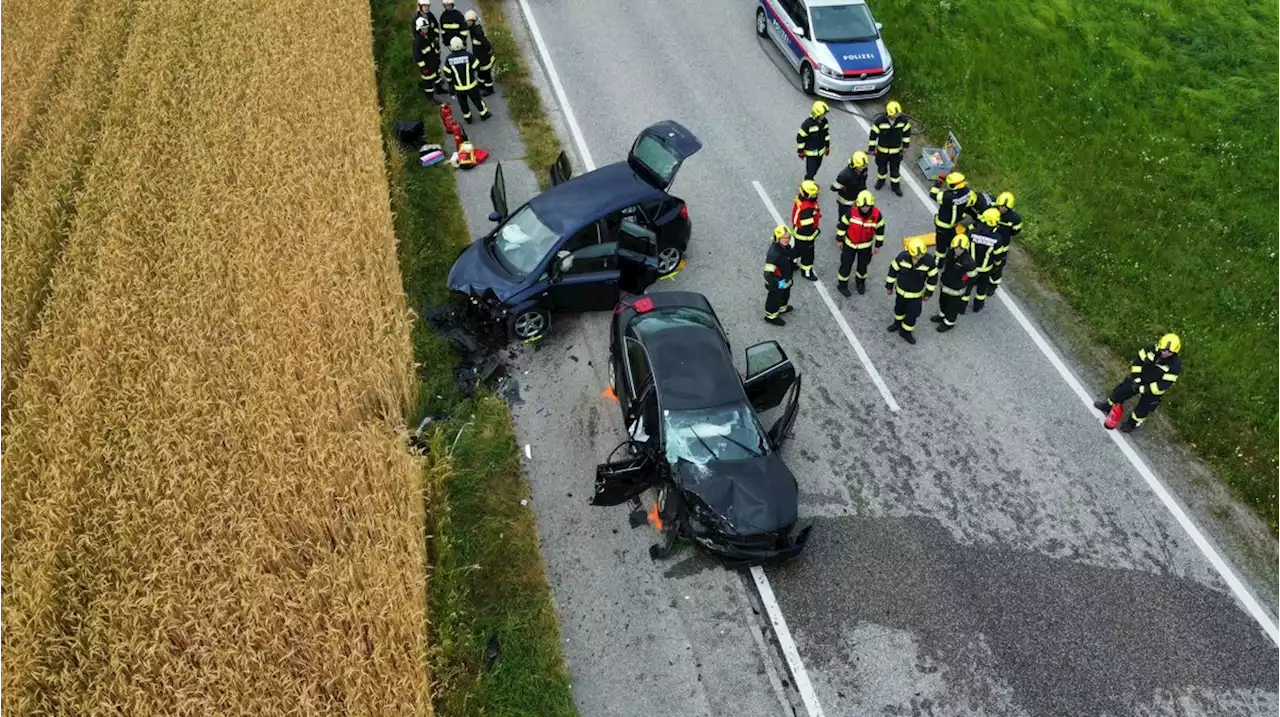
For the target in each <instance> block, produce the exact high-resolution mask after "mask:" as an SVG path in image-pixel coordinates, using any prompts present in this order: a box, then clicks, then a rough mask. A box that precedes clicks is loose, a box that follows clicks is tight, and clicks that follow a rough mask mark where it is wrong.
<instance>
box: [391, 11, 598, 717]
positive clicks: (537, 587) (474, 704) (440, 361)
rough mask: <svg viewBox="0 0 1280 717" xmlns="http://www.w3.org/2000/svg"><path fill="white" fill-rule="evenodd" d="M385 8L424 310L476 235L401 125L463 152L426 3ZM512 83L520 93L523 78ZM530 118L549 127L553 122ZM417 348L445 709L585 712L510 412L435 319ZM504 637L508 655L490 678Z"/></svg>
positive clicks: (405, 215) (407, 234) (418, 304)
mask: <svg viewBox="0 0 1280 717" xmlns="http://www.w3.org/2000/svg"><path fill="white" fill-rule="evenodd" d="M371 8H372V12H373V22H374V37H375V45H374V47H375V56H376V59H377V65H378V81H379V88H380V92H381V98H382V108H383V126H384V129H385V137H386V148H387V156H388V164H387V171H388V175H389V177H390V180H391V181H390V184H391V205H392V210H393V212H394V215H395V221H396V233H397V235H398V236H399V255H400V268H401V273H402V275H403V283H404V288H405V292H406V294H407V295H408V299H409V302H410V305H411V306H412V307H414V308H415V309H417V310H419V311H421V310H423V309H425V308H427V307H431V306H435V305H438V304H440V303H441V302H443V301H444V300H446V298H447V292H446V290H445V285H444V282H445V277H446V276H447V274H448V271H449V268H450V266H452V264H453V261H454V258H455V257H456V256H457V254H458V252H459V251H460V250H461V249H462V247H463V246H465V245H466V244H467V243H468V242H469V234H468V229H467V225H466V221H465V219H464V216H463V213H462V207H461V205H460V204H459V200H458V194H457V185H456V183H455V180H454V176H453V172H454V170H453V169H451V168H449V167H448V166H447V165H438V166H435V167H429V168H423V167H421V166H419V164H418V162H417V155H416V154H414V153H412V152H406V151H404V150H403V149H402V148H401V147H400V146H399V145H398V143H397V142H396V140H395V137H394V132H393V130H392V127H393V124H394V122H395V121H396V120H398V119H404V120H409V119H422V120H424V121H425V124H426V127H427V135H428V139H427V141H429V142H436V143H440V144H444V145H446V147H447V148H448V149H450V150H451V149H452V148H451V147H448V143H447V142H444V141H443V128H442V127H441V126H440V120H439V107H438V105H437V104H434V103H431V102H429V101H428V98H427V97H426V95H425V94H424V93H423V92H422V91H421V90H420V89H418V77H417V73H416V71H415V67H414V65H413V63H412V62H411V60H410V53H411V41H412V38H411V29H410V28H411V25H410V19H409V18H410V16H411V14H412V11H413V7H412V4H411V3H410V2H407V0H372V3H371ZM485 20H486V22H485V25H486V29H487V30H488V31H489V35H490V37H491V38H493V39H494V42H495V45H497V42H498V40H497V38H499V37H505V38H510V37H511V35H510V32H509V31H508V30H507V29H506V28H504V27H503V26H502V24H501V20H500V16H498V17H494V16H493V15H487V16H486V18H485ZM498 47H499V52H502V50H501V45H498ZM499 79H500V80H501V81H502V82H503V83H504V90H506V91H507V93H508V96H510V93H511V92H512V90H511V88H510V85H508V84H506V83H507V82H508V80H509V79H510V77H509V76H507V75H503V76H500V78H499ZM513 104H514V102H513ZM513 111H515V110H514V109H513ZM525 111H528V109H527V107H526V110H525ZM528 124H529V126H531V127H536V126H538V125H539V124H541V125H542V126H547V125H546V121H545V119H543V120H540V121H531V122H529V123H528ZM552 138H554V135H552ZM541 151H542V152H543V155H549V157H550V158H549V159H547V160H546V162H547V164H548V165H549V164H550V162H551V161H554V159H555V154H554V153H553V151H552V149H551V148H550V147H549V146H548V145H546V143H545V142H544V143H543V148H542V150H541ZM558 151H559V149H558V147H556V148H555V149H554V152H555V153H558ZM531 152H532V150H531ZM541 174H545V172H541ZM413 344H414V353H415V360H416V361H417V363H418V400H417V415H416V416H415V417H414V418H415V420H414V422H413V424H412V425H414V426H416V425H417V424H418V422H419V421H420V420H421V418H422V417H423V416H428V415H443V416H445V420H444V421H441V422H437V423H435V424H433V427H431V428H430V429H429V430H430V431H431V434H432V435H431V440H430V451H429V454H428V458H427V462H428V468H427V471H426V478H425V480H426V486H425V489H426V493H427V496H428V504H429V506H430V507H429V510H428V534H429V535H430V538H429V541H428V553H429V560H430V563H431V565H430V572H431V578H430V581H431V582H430V590H429V602H428V611H427V612H428V620H429V627H428V631H429V638H428V641H429V643H430V644H431V648H430V662H431V672H432V680H433V684H434V695H433V697H434V702H435V706H436V709H437V711H438V712H439V713H440V714H447V715H481V714H483V715H540V716H547V717H556V716H566V717H567V716H569V715H574V714H576V711H575V709H574V706H573V698H572V692H571V690H570V686H569V675H568V671H567V669H566V668H565V665H564V658H563V655H562V654H561V651H560V630H559V626H558V624H557V622H556V615H555V610H554V606H553V603H552V600H551V590H550V587H549V586H548V583H547V577H546V573H545V568H544V566H543V563H542V556H541V554H540V552H539V549H538V537H537V531H536V527H535V523H534V516H533V511H532V509H531V508H529V507H528V506H527V505H523V504H522V503H521V501H522V500H525V499H527V498H528V497H529V491H528V487H527V485H526V484H525V481H524V479H523V478H522V476H521V474H520V460H519V453H518V448H517V445H516V442H515V436H514V434H513V431H512V427H511V416H510V413H509V411H508V410H507V407H506V405H505V404H503V403H502V402H501V401H500V400H498V399H497V398H496V397H494V396H492V395H490V394H488V393H486V392H481V393H480V394H479V395H478V397H477V398H474V399H466V398H465V397H463V396H462V395H461V394H460V392H459V390H458V388H457V386H456V385H455V383H454V379H453V369H454V367H455V365H456V358H455V357H454V355H453V353H452V350H451V349H450V347H449V346H448V345H447V343H446V342H444V341H443V340H442V339H440V338H439V337H438V336H436V335H435V334H434V333H433V332H432V331H431V330H430V329H429V328H428V327H427V326H426V325H425V322H423V321H418V322H417V324H416V326H415V328H414V334H413ZM495 636H496V638H497V643H498V647H499V650H500V654H499V657H498V658H497V660H496V661H495V662H494V663H493V665H492V668H491V669H488V670H486V662H487V661H488V660H487V656H486V651H487V648H488V646H489V644H490V640H491V638H494V637H495Z"/></svg>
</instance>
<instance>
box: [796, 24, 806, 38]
mask: <svg viewBox="0 0 1280 717" xmlns="http://www.w3.org/2000/svg"><path fill="white" fill-rule="evenodd" d="M796 36H797V37H806V35H805V34H804V28H803V27H800V26H798V25H797V26H796Z"/></svg>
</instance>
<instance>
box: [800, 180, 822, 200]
mask: <svg viewBox="0 0 1280 717" xmlns="http://www.w3.org/2000/svg"><path fill="white" fill-rule="evenodd" d="M800 193H801V194H803V195H805V196H806V197H816V196H818V183H817V182H815V181H813V180H812V179H806V180H804V181H803V182H801V183H800Z"/></svg>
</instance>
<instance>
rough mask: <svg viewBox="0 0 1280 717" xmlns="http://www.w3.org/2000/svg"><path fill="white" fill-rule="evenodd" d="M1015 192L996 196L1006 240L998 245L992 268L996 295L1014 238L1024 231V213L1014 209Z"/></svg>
mask: <svg viewBox="0 0 1280 717" xmlns="http://www.w3.org/2000/svg"><path fill="white" fill-rule="evenodd" d="M1013 204H1014V197H1013V192H1001V193H1000V196H998V197H996V209H999V210H1000V235H1001V238H1002V239H1003V240H1004V243H1002V244H1001V245H1000V246H998V247H996V256H995V260H996V261H995V266H994V267H993V268H992V269H991V295H992V296H995V293H996V291H998V290H999V289H1000V282H1001V281H1004V267H1005V265H1006V264H1008V263H1009V249H1010V248H1011V247H1012V245H1013V238H1014V237H1016V236H1018V235H1019V234H1021V233H1022V215H1021V214H1019V213H1017V212H1016V211H1014V210H1013Z"/></svg>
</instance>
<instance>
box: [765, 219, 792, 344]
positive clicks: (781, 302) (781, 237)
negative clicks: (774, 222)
mask: <svg viewBox="0 0 1280 717" xmlns="http://www.w3.org/2000/svg"><path fill="white" fill-rule="evenodd" d="M795 254H796V252H795V247H793V246H791V230H789V229H787V227H786V225H783V224H779V225H778V226H776V227H774V228H773V243H772V244H770V245H769V253H768V255H766V256H765V259H764V287H765V290H766V291H767V292H768V293H767V294H766V295H765V300H764V320H765V321H768V322H769V323H771V324H773V325H775V326H786V325H787V322H786V321H784V320H783V318H782V314H785V313H787V312H788V311H790V310H791V304H790V301H791V282H792V281H793V279H792V275H793V274H794V273H795Z"/></svg>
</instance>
